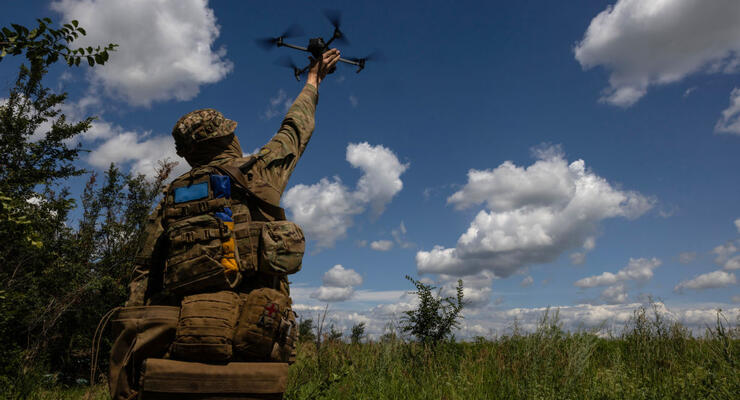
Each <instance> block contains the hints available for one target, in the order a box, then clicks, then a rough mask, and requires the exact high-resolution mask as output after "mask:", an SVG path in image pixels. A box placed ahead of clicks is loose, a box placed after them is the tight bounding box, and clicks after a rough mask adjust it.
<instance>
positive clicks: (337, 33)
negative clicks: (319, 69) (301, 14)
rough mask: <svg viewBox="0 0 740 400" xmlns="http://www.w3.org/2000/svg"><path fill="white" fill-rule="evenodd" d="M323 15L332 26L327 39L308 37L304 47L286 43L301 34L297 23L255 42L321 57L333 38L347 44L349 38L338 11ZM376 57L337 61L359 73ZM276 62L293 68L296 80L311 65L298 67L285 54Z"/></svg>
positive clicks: (326, 11)
mask: <svg viewBox="0 0 740 400" xmlns="http://www.w3.org/2000/svg"><path fill="white" fill-rule="evenodd" d="M324 16H326V18H327V19H328V20H329V22H331V24H332V25H333V26H334V33H332V36H331V38H330V39H329V40H326V41H325V40H324V39H323V38H321V37H317V38H311V39H309V41H308V46H306V47H302V46H297V45H294V44H290V43H287V42H286V41H285V39H290V38H293V37H296V36H302V35H303V31H302V29H301V28H300V27H298V26H297V25H291V26H290V27H289V28H288V29H286V30H285V32H283V33H282V34H281V35H280V36H277V37H266V38H260V39H257V44H258V45H259V46H260V47H262V48H264V49H265V50H271V49H273V48H275V47H287V48H290V49H295V50H299V51H303V52H306V53H310V54H311V56H312V57H313V58H314V59H316V60H318V59H319V57H321V55H322V54H323V53H324V52H326V51H327V50H329V46H330V45H331V44H332V43H333V42H334V41H335V40H336V41H337V42H338V43H343V44H349V40H347V37H346V36H345V35H344V33H343V32H342V31H341V30H340V29H339V27H340V25H341V14H340V13H339V12H338V11H333V10H324ZM377 58H379V55H378V54H377V53H372V54H370V55H368V56H366V57H362V58H339V61H340V62H343V63H346V64H350V65H354V66H356V67H357V71H356V72H357V73H358V74H359V73H360V71H362V70H363V69H365V62H366V61H370V60H375V59H377ZM277 64H278V65H282V66H285V67H288V68H291V69H293V74H294V75H295V78H296V80H298V81H300V80H301V75H303V74H305V73H306V72H308V69H309V68H310V67H311V64H309V65H307V66H305V67H303V68H300V67H298V66H297V65H296V64H295V63H294V62H293V61H292V60H291V59H290V57H287V56H285V57H283V58H282V59H279V60H278V62H277ZM332 72H333V71H332Z"/></svg>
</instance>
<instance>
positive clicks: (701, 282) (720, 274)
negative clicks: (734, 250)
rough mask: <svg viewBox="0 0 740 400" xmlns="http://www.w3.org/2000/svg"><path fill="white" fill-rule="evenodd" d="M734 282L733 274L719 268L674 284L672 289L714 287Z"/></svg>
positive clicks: (677, 290)
mask: <svg viewBox="0 0 740 400" xmlns="http://www.w3.org/2000/svg"><path fill="white" fill-rule="evenodd" d="M735 283H737V279H736V278H735V274H733V273H730V272H725V271H721V270H719V271H713V272H709V273H706V274H701V275H699V276H697V277H695V278H693V279H689V280H686V281H683V282H681V283H679V284H678V285H676V287H675V288H673V290H674V291H676V292H680V291H682V290H683V289H696V290H702V289H715V288H722V287H726V286H730V285H734V284H735Z"/></svg>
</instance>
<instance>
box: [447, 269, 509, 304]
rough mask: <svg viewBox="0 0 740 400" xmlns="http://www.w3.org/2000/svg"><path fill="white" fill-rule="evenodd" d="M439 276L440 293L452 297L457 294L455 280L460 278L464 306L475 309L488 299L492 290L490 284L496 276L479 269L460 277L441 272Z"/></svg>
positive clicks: (486, 302)
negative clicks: (476, 271)
mask: <svg viewBox="0 0 740 400" xmlns="http://www.w3.org/2000/svg"><path fill="white" fill-rule="evenodd" d="M439 278H440V283H441V285H442V286H441V288H442V291H441V294H442V295H443V296H452V297H455V296H456V295H457V280H458V279H462V281H463V300H464V301H465V302H466V307H467V308H469V309H476V308H480V307H482V306H485V305H486V304H488V302H489V301H490V298H491V292H492V291H493V289H492V288H491V285H492V284H493V280H494V279H495V278H496V277H495V275H494V274H493V273H492V272H490V271H481V272H478V273H477V274H474V275H465V276H461V277H456V276H453V275H447V274H441V275H440V276H439Z"/></svg>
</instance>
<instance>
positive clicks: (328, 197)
mask: <svg viewBox="0 0 740 400" xmlns="http://www.w3.org/2000/svg"><path fill="white" fill-rule="evenodd" d="M347 161H349V163H350V164H351V165H352V166H353V167H355V168H360V169H361V170H362V172H363V174H362V176H361V177H360V179H359V180H358V181H357V186H356V189H355V190H354V191H352V190H350V189H349V188H348V187H347V186H345V185H344V184H342V182H341V181H340V180H339V179H338V178H334V179H333V180H332V181H330V180H329V179H327V178H322V179H321V180H320V181H319V182H318V183H315V184H313V185H303V184H299V185H296V186H293V187H292V188H290V189H289V190H288V191H287V192H286V193H285V195H284V196H283V204H284V205H285V207H286V208H287V209H288V210H289V211H290V213H291V217H292V219H293V220H294V221H295V222H296V223H298V224H299V225H301V226H302V227H303V230H304V231H305V232H306V235H307V236H308V237H309V239H311V240H316V241H317V242H318V245H319V247H331V246H333V245H334V243H335V242H336V241H337V240H339V239H341V238H344V237H345V236H346V233H347V229H349V227H350V226H352V224H353V218H354V216H355V215H358V214H362V213H363V212H365V210H366V207H367V206H368V205H370V206H371V207H372V209H373V215H374V216H378V215H380V214H381V213H382V212H383V210H384V209H385V206H386V204H388V203H389V202H390V201H391V200H392V199H393V197H394V196H395V195H396V194H397V193H398V192H400V191H401V189H402V188H403V182H402V181H401V178H400V175H401V174H402V173H403V172H404V171H405V170H406V168H408V165H407V164H401V163H400V162H399V161H398V158H397V157H396V155H395V154H393V152H392V151H390V150H389V149H387V148H386V147H384V146H382V145H377V146H371V145H369V144H368V143H359V144H353V143H350V144H349V145H347Z"/></svg>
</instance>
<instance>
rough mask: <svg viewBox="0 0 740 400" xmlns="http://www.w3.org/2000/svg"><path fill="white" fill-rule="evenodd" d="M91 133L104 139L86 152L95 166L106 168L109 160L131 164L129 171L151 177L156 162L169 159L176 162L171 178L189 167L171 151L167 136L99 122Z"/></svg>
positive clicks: (154, 171) (172, 148)
mask: <svg viewBox="0 0 740 400" xmlns="http://www.w3.org/2000/svg"><path fill="white" fill-rule="evenodd" d="M96 129H98V130H99V131H96V132H95V133H94V135H96V137H98V138H107V139H106V140H105V141H104V142H103V144H101V145H100V146H98V147H97V148H96V149H94V150H93V151H91V152H90V155H89V156H88V158H87V162H88V163H89V164H90V165H92V166H95V167H98V168H108V166H109V165H110V164H111V163H116V164H119V165H120V164H127V163H131V172H132V173H135V174H139V173H141V174H144V175H146V176H149V177H153V176H154V175H155V173H156V170H157V168H158V166H159V164H158V162H159V161H161V160H165V159H169V160H170V161H177V162H178V164H177V167H176V168H175V170H173V172H172V174H171V175H170V176H171V177H172V178H174V177H177V176H178V175H180V174H182V173H184V172H186V171H187V170H188V169H189V167H188V164H187V162H186V161H185V160H183V159H182V158H180V157H179V156H178V155H177V154H176V153H175V142H174V139H172V136H170V135H160V136H153V135H151V133H143V134H140V133H137V132H131V131H124V130H123V129H121V128H120V127H117V126H114V125H111V124H108V123H101V124H99V125H97V126H96Z"/></svg>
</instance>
